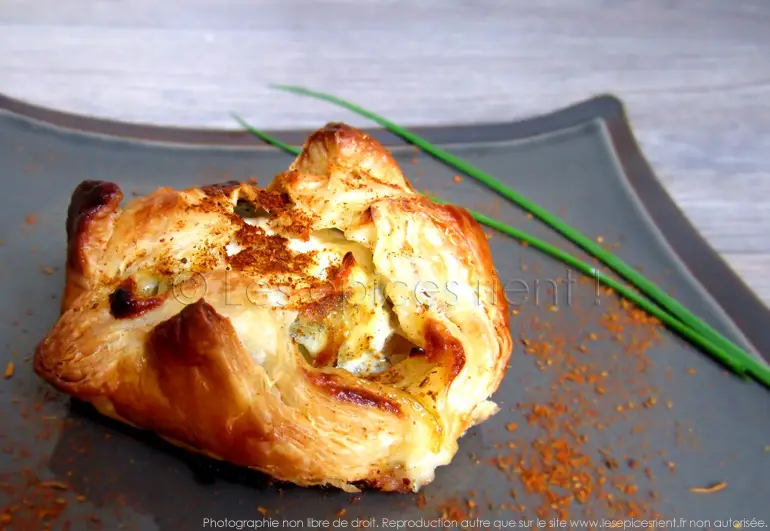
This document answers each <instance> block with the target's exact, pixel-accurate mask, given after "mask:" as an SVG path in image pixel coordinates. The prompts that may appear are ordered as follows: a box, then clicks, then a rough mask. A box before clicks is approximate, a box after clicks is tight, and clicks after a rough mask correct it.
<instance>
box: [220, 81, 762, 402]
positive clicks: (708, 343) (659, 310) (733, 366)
mask: <svg viewBox="0 0 770 531" xmlns="http://www.w3.org/2000/svg"><path fill="white" fill-rule="evenodd" d="M276 88H279V89H282V90H288V91H290V92H295V93H298V94H302V95H309V96H312V97H316V98H320V99H323V100H326V101H330V102H332V103H336V104H338V105H341V106H343V107H345V108H347V109H349V110H352V111H354V112H357V113H358V114H361V115H363V116H366V117H368V118H370V119H373V120H374V121H376V122H377V123H379V124H380V125H383V126H384V127H386V128H387V129H388V130H389V131H391V132H393V133H395V134H397V135H399V136H401V137H402V138H405V139H406V140H408V141H410V142H412V143H413V144H415V145H417V146H418V147H420V148H422V149H423V150H425V151H426V152H428V153H430V154H431V155H433V156H435V157H436V158H438V159H439V160H441V161H442V162H444V163H446V164H448V165H450V166H452V167H454V168H455V169H457V170H459V171H462V172H464V173H466V174H468V175H470V176H471V177H474V178H476V179H478V180H480V181H481V182H482V183H484V184H487V185H488V186H489V187H490V188H492V189H493V190H495V191H497V192H498V193H500V194H501V195H503V196H504V197H506V198H508V199H510V200H512V201H513V202H514V203H516V204H517V205H519V206H520V207H522V208H524V209H525V210H528V211H530V212H532V214H533V215H537V217H538V218H540V219H541V220H542V221H545V222H546V223H547V224H549V225H551V226H552V228H554V229H556V230H557V231H558V232H561V233H562V234H563V235H565V236H567V238H568V239H570V240H571V241H573V243H575V244H576V245H578V246H580V247H582V248H584V249H585V250H586V251H588V252H589V253H592V254H593V255H594V256H595V257H596V258H598V259H599V260H601V261H602V262H604V263H605V264H607V265H608V266H609V267H610V268H611V269H613V270H614V271H615V272H616V273H618V274H619V275H621V276H622V277H624V278H626V279H627V280H628V281H629V282H631V284H632V285H635V286H636V287H637V289H639V290H640V291H641V292H642V293H645V295H647V296H648V297H650V298H651V299H653V300H655V301H656V302H658V304H660V306H659V305H657V304H655V303H654V302H652V301H651V300H650V299H648V298H645V297H643V296H641V295H639V294H637V293H636V292H635V291H633V290H632V289H630V288H628V287H627V286H626V285H625V284H623V283H622V282H619V281H617V280H615V279H614V278H612V277H609V276H607V275H604V274H603V273H601V272H599V271H598V270H597V269H596V268H594V267H593V266H591V265H589V264H587V263H585V262H583V261H582V260H580V259H579V258H577V257H575V256H573V255H571V254H569V253H567V252H565V251H563V250H561V249H559V248H557V247H555V246H553V245H551V244H549V243H547V242H545V241H543V240H540V239H539V238H536V237H535V236H532V235H530V234H528V233H526V232H523V231H520V230H518V229H515V228H513V227H511V226H509V225H506V224H504V223H502V222H500V221H498V220H495V219H492V218H490V217H488V216H485V215H484V214H481V213H479V212H474V211H470V210H469V212H470V213H471V215H472V216H473V217H474V219H476V220H477V221H478V222H479V223H482V224H484V225H486V226H488V227H491V228H493V229H495V230H497V231H499V232H502V233H504V234H507V235H509V236H512V237H513V238H516V239H518V240H521V241H524V242H527V243H528V244H529V245H531V246H532V247H533V248H535V249H537V250H539V251H541V252H543V253H545V254H547V255H549V256H551V257H552V258H555V259H557V260H560V261H562V262H563V263H565V264H567V265H569V266H571V267H573V268H575V269H576V270H578V271H580V272H581V273H583V274H586V275H589V276H593V277H595V278H596V279H597V280H598V281H599V282H600V283H601V284H603V285H605V286H607V287H609V288H611V289H613V290H614V291H615V292H617V293H618V294H619V295H620V296H622V297H625V298H626V299H628V300H629V301H631V302H632V303H634V304H636V305H637V306H638V307H640V308H642V309H643V310H645V311H646V312H647V313H649V314H650V315H652V316H654V317H656V318H657V319H658V320H660V321H661V322H662V323H663V324H665V325H666V326H667V327H669V328H670V329H672V330H673V331H675V332H677V333H678V334H679V335H680V336H682V337H683V338H685V339H686V340H688V341H689V342H690V343H692V344H693V345H695V346H697V347H699V348H700V349H701V350H703V351H704V352H705V353H707V354H709V355H710V356H711V357H712V358H714V359H715V360H717V361H718V362H720V363H722V364H723V365H724V366H726V367H728V368H729V369H730V370H732V371H733V372H735V373H737V374H739V375H741V376H745V375H746V374H749V375H751V376H753V377H754V378H755V379H757V380H758V381H759V382H761V383H763V384H764V385H766V386H768V387H770V367H768V366H767V365H765V364H764V363H762V362H761V361H760V360H757V359H756V358H754V357H753V356H751V355H750V354H748V353H747V352H745V351H743V350H742V349H740V348H739V347H738V346H736V345H734V344H733V343H731V342H730V341H729V340H728V339H727V338H725V337H724V336H721V335H720V334H719V333H718V332H717V331H716V330H714V329H712V328H711V327H709V326H708V325H707V324H706V323H704V322H702V321H700V319H698V318H697V317H695V316H694V315H692V314H691V313H690V312H688V311H687V310H686V309H685V308H684V307H682V306H681V305H680V304H679V303H678V302H677V301H676V300H674V299H673V298H671V297H670V296H669V295H668V294H666V293H665V292H664V291H662V290H661V289H660V288H658V287H657V286H655V285H654V284H653V283H652V282H650V281H649V280H647V279H646V278H645V277H644V276H642V275H641V274H640V273H638V272H636V271H635V270H633V269H632V268H631V267H630V266H628V265H626V264H625V263H624V262H622V261H621V260H620V259H619V258H617V257H615V256H614V255H612V254H611V253H609V252H608V251H606V250H605V249H604V248H602V247H601V246H599V245H598V244H595V243H594V242H593V241H592V240H590V239H589V238H587V237H586V236H583V235H582V234H580V233H579V232H578V231H577V230H575V229H573V228H572V227H569V226H568V225H567V224H566V223H564V222H562V221H560V220H558V218H556V217H555V216H553V215H552V214H550V213H549V212H547V211H546V210H545V209H543V208H542V207H539V206H538V205H536V204H534V203H532V202H531V201H529V200H528V199H526V198H524V197H523V196H520V195H519V194H517V193H516V192H515V191H513V190H512V189H510V188H508V187H507V186H505V185H503V184H502V183H500V182H499V181H497V180H496V179H494V178H493V177H491V176H490V175H487V174H485V173H484V172H482V171H481V170H478V169H476V168H474V167H473V166H471V165H470V164H468V163H467V162H465V161H463V160H462V159H459V158H458V157H455V156H454V155H451V154H450V153H447V152H444V151H443V150H441V149H440V148H438V147H436V146H434V145H432V144H430V143H429V142H427V141H426V140H424V139H422V138H421V137H419V136H417V135H415V134H413V133H411V132H409V131H407V130H405V129H403V128H401V127H400V126H398V125H396V124H393V123H392V122H390V121H388V120H386V119H385V118H382V117H381V116H378V115H376V114H374V113H371V112H370V111H367V110H365V109H362V108H360V107H358V106H356V105H354V104H352V103H349V102H347V101H345V100H341V99H339V98H336V97H334V96H330V95H326V94H321V93H317V92H312V91H308V90H306V89H301V88H299V87H285V86H278V87H276ZM233 118H234V119H235V120H236V121H237V122H238V123H239V124H240V125H241V126H242V127H243V128H244V129H246V130H247V131H249V132H250V133H251V134H253V135H255V136H256V137H258V138H260V139H261V140H263V141H264V142H266V143H268V144H271V145H273V146H276V147H279V148H280V149H282V150H284V151H286V152H288V153H291V154H293V155H298V154H299V153H300V152H301V149H300V148H298V147H295V146H290V145H288V144H286V143H284V142H281V141H280V140H278V139H276V138H274V137H272V136H270V135H268V134H266V133H264V132H262V131H260V130H258V129H255V128H254V127H252V126H251V125H250V124H248V123H247V122H246V121H244V120H243V119H242V118H240V117H239V116H237V115H235V114H233ZM432 199H433V200H434V201H435V202H438V203H446V202H445V201H442V200H440V199H436V198H432ZM533 207H534V211H533V210H531V209H532V208H533ZM554 220H555V221H556V226H555V227H554V226H553V222H554ZM576 236H577V238H575V237H576ZM575 239H577V241H575ZM586 241H587V242H588V244H590V245H586ZM596 249H598V250H599V252H598V253H597V252H595V251H596ZM618 269H619V270H618ZM624 272H625V274H624ZM650 293H653V294H654V295H657V297H655V296H650ZM661 294H662V295H663V296H664V297H661ZM661 300H663V301H664V302H667V303H668V304H664V303H661ZM672 301H673V303H674V304H671V303H672ZM672 307H673V308H674V309H677V310H679V312H678V313H677V312H674V311H672V310H671V308H672ZM666 310H668V311H666ZM682 310H684V311H682ZM683 317H684V319H683ZM694 323H695V324H696V326H693V324H694ZM704 330H706V331H707V332H708V333H704Z"/></svg>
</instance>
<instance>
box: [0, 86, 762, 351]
mask: <svg viewBox="0 0 770 531" xmlns="http://www.w3.org/2000/svg"><path fill="white" fill-rule="evenodd" d="M0 110H2V111H6V112H9V113H11V114H15V115H18V116H21V117H24V118H27V119H32V120H37V121H41V122H45V123H47V124H50V125H53V126H56V127H59V128H63V129H69V130H74V131H76V132H80V133H91V134H99V135H106V136H111V137H117V138H120V139H125V140H139V141H145V142H158V143H173V144H186V145H190V146H199V147H200V146H217V147H222V146H226V147H252V148H253V147H260V146H263V145H264V144H262V143H261V142H260V141H259V140H257V139H255V138H254V137H253V135H251V134H250V133H248V132H246V131H242V130H237V129H233V130H224V129H206V128H186V127H172V126H159V125H149V124H143V123H129V122H121V121H117V120H111V119H107V118H97V117H91V116H87V115H82V114H76V113H71V112H66V111H60V110H55V109H52V108H48V107H45V106H40V105H35V104H32V103H28V102H25V101H22V100H20V99H16V98H12V97H9V96H7V95H4V94H2V93H0ZM597 119H598V120H602V121H603V122H604V123H605V125H606V130H607V133H608V137H609V140H610V143H611V146H610V147H611V148H612V149H613V150H614V152H615V155H616V156H617V159H618V162H619V163H620V166H621V169H622V171H623V173H624V174H625V177H626V178H627V180H628V182H629V184H630V186H631V189H632V191H633V192H634V194H635V195H636V197H637V198H638V200H639V202H640V203H641V206H642V207H643V208H644V209H646V211H647V213H648V214H649V216H650V218H651V219H652V221H653V222H654V224H655V225H656V226H657V228H658V229H659V231H660V233H661V235H662V236H663V238H664V239H665V240H666V243H668V245H669V246H670V247H671V249H672V250H673V251H674V253H675V255H676V256H677V257H678V258H679V259H680V260H681V261H682V263H683V264H684V265H685V267H686V269H687V271H688V272H689V274H690V275H691V276H692V277H693V278H694V279H695V280H696V281H697V282H698V284H700V285H701V286H702V287H703V289H704V290H705V291H706V292H707V293H708V294H709V295H710V296H711V297H712V299H713V300H714V301H715V302H716V304H717V305H718V306H719V307H720V308H721V309H722V311H723V312H724V313H725V314H726V316H727V317H728V318H729V319H731V320H732V321H733V323H734V324H735V326H736V327H737V328H738V329H739V330H740V331H741V332H742V333H743V334H744V335H745V336H746V337H747V339H748V340H749V341H750V342H751V343H752V344H753V345H754V346H755V347H756V349H757V350H758V352H759V354H760V355H761V356H762V357H763V358H764V359H765V360H766V361H768V362H770V327H768V326H767V325H766V324H765V323H767V322H770V308H768V307H767V306H766V305H765V304H764V302H763V301H762V300H761V299H759V297H758V295H757V294H756V293H755V292H754V290H752V289H751V288H750V287H749V286H748V285H747V284H746V283H745V282H744V281H743V279H741V278H740V277H739V276H738V274H737V273H736V272H735V271H734V270H733V269H732V267H730V266H729V265H728V264H727V262H726V261H725V260H724V258H723V257H722V256H721V255H720V254H719V253H718V252H717V251H716V250H715V249H714V248H713V247H712V246H711V245H710V244H709V243H708V242H707V241H706V240H705V239H704V237H703V236H702V235H701V233H700V231H698V229H696V228H695V226H694V225H693V224H692V223H691V222H690V220H689V219H688V218H687V216H686V215H685V214H684V212H683V211H682V210H681V209H680V208H679V206H678V205H677V204H676V203H675V201H674V200H673V198H672V197H671V196H670V194H669V193H668V192H667V190H666V189H665V187H664V186H663V184H662V182H661V181H660V179H659V178H658V177H657V175H656V174H655V172H654V170H653V168H652V165H651V164H650V163H649V161H648V160H647V159H646V157H645V156H644V154H643V152H642V150H641V148H640V145H639V143H638V141H637V139H636V136H635V135H634V132H633V129H632V127H631V123H630V120H629V118H628V114H627V112H626V110H625V106H624V104H623V102H622V100H621V99H620V98H619V97H617V96H615V95H613V94H598V95H596V96H593V97H591V98H589V99H586V100H583V101H580V102H577V103H573V104H571V105H569V106H566V107H562V108H560V109H557V110H554V111H552V112H549V113H545V114H539V115H535V116H530V117H526V118H523V119H520V120H515V121H510V122H499V123H484V124H472V125H443V126H426V127H412V128H410V129H411V130H412V131H414V132H415V133H417V134H419V135H420V136H423V137H425V138H426V139H427V140H429V141H430V142H432V143H435V144H456V143H462V144H465V145H468V144H482V143H491V142H500V141H511V140H519V139H524V138H529V137H533V136H538V135H542V134H547V133H550V132H553V131H557V130H562V129H567V128H571V127H576V126H580V125H582V124H585V123H587V122H591V121H595V120H597ZM365 130H366V131H367V133H369V134H371V135H372V136H373V137H374V138H377V139H378V140H379V141H381V142H382V143H383V144H384V145H385V146H386V147H397V146H404V145H406V143H405V142H404V141H403V140H401V139H400V138H398V137H396V136H395V135H393V134H391V133H389V132H387V131H386V130H384V129H382V128H368V127H367V128H365ZM311 132H312V131H311V130H308V129H292V130H271V131H269V133H270V134H271V135H273V136H275V137H276V138H278V139H279V140H281V141H283V142H286V143H288V144H293V145H302V144H303V143H304V140H305V139H306V138H307V137H308V135H309V134H310V133H311Z"/></svg>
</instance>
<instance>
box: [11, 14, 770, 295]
mask: <svg viewBox="0 0 770 531" xmlns="http://www.w3.org/2000/svg"><path fill="white" fill-rule="evenodd" d="M280 82H283V83H292V84H300V85H305V86H308V87H313V88H316V89H319V90H326V91H332V92H334V93H336V94H338V95H341V96H343V97H350V98H352V99H354V100H356V101H357V102H359V103H361V104H363V105H365V106H368V107H372V108H374V109H377V110H379V111H381V112H382V113H383V114H385V115H388V116H390V117H392V118H393V119H394V120H396V121H400V122H403V123H405V124H407V125H415V124H446V123H474V122H490V121H500V120H512V119H516V118H521V117H524V116H529V115H533V114H536V113H540V112H547V111H549V110H553V109H555V108H558V107H562V106H565V105H567V104H570V103H572V102H575V101H577V100H581V99H584V98H587V97H589V96H592V95H595V94H597V93H604V92H611V93H614V94H616V95H618V96H619V97H621V98H622V99H623V100H624V101H625V102H626V104H627V106H628V111H629V113H630V116H631V118H632V120H633V124H634V128H635V130H636V131H637V134H638V136H639V139H640V142H641V144H642V147H643V149H644V151H645V153H646V154H647V156H648V158H649V159H650V161H651V162H652V163H653V164H654V166H655V167H656V170H657V172H658V173H659V175H660V177H661V179H662V180H663V181H664V183H665V185H666V187H667V188H668V189H669V191H670V193H671V194H672V195H673V197H674V198H675V199H676V200H677V202H678V203H679V204H680V205H681V207H682V209H683V210H684V211H685V213H686V214H687V215H688V216H689V217H690V218H691V219H692V220H693V222H694V224H695V225H696V226H697V227H698V228H699V229H700V230H701V231H702V232H703V234H704V235H705V236H706V238H707V239H708V240H709V241H710V242H711V244H712V245H713V246H714V247H715V248H716V249H717V250H718V251H720V252H721V253H723V254H724V256H725V257H726V258H727V260H728V262H729V263H730V264H731V265H732V266H733V267H734V268H735V269H736V271H738V273H739V274H740V275H741V276H743V278H744V279H746V281H747V283H748V284H749V285H750V286H752V287H753V288H754V289H755V290H756V291H757V293H758V294H759V295H760V297H762V298H763V299H764V300H765V301H766V302H768V303H770V280H768V277H767V276H765V272H766V271H767V270H768V268H769V267H770V237H768V232H769V231H770V1H768V0H732V1H731V0H689V1H686V0H538V1H535V2H533V1H520V0H500V1H496V2H495V1H488V0H487V1H484V0H423V1H419V0H403V1H399V0H368V1H367V0H336V1H335V0H318V1H312V0H272V1H271V0H151V1H148V0H104V1H88V0H68V1H66V2H62V1H59V0H2V2H0V92H4V93H6V94H8V95H11V96H14V97H18V98H22V99H25V100H28V101H31V102H35V103H40V104H44V105H48V106H53V107H57V108H60V109H64V110H68V111H74V112H79V113H85V114H90V115H96V116H103V117H110V118H115V119H120V120H128V121H135V122H148V123H157V124H165V125H179V126H205V127H215V128H233V127H234V124H233V122H232V121H231V119H230V118H229V115H228V113H229V112H230V111H238V112H239V113H241V114H242V115H244V116H245V117H246V118H247V119H250V120H251V121H253V122H254V123H258V124H260V126H262V127H266V128H280V127H316V126H318V125H320V124H321V123H323V122H326V121H328V120H330V119H339V120H346V121H348V122H350V123H352V124H354V125H364V124H366V122H364V121H363V120H361V119H359V118H357V117H354V116H352V115H350V114H347V113H344V112H341V111H339V110H337V109H335V108H334V107H331V106H329V105H326V104H323V103H319V102H314V101H312V100H310V99H302V98H296V97H292V96H290V95H284V94H280V93H276V92H274V91H270V90H268V89H267V88H265V85H266V84H267V83H280Z"/></svg>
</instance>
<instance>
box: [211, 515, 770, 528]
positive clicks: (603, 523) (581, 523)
mask: <svg viewBox="0 0 770 531" xmlns="http://www.w3.org/2000/svg"><path fill="white" fill-rule="evenodd" d="M769 525H770V524H769V523H768V522H766V521H765V520H760V519H757V518H725V519H722V520H694V519H688V518H670V519H667V520H664V519H660V520H638V519H626V520H610V519H601V518H600V519H595V520H556V519H551V520H537V519H535V520H530V519H518V520H517V519H497V520H491V519H484V518H472V519H468V520H462V521H448V520H442V519H438V518H437V519H428V518H419V519H416V520H404V519H396V518H374V517H371V518H351V519H341V518H337V519H332V520H325V519H318V518H300V519H291V518H281V519H279V518H263V519H254V520H250V519H243V520H239V519H233V518H204V519H203V528H204V529H602V528H606V529H651V528H652V529H656V528H657V529H688V528H693V529H761V528H767V527H768V526H769Z"/></svg>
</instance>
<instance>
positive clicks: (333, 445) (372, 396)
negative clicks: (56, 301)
mask: <svg viewBox="0 0 770 531" xmlns="http://www.w3.org/2000/svg"><path fill="white" fill-rule="evenodd" d="M122 199H123V195H122V193H121V191H120V189H119V188H118V186H117V185H115V184H112V183H108V182H101V181H87V182H83V183H81V184H80V185H79V186H78V187H77V189H76V190H75V191H74V193H73V195H72V201H71V204H70V207H69V210H68V216H67V238H68V250H67V274H66V288H65V295H64V298H63V303H62V308H61V317H60V319H59V321H58V323H56V325H55V326H54V328H53V330H52V331H51V332H50V334H49V335H48V336H47V337H46V338H45V339H44V340H43V341H42V342H41V343H40V344H39V346H38V348H37V351H36V353H35V360H34V367H35V371H36V372H37V373H38V374H39V375H40V376H41V377H42V378H44V379H45V380H46V381H48V382H50V383H51V384H52V385H53V386H55V387H56V388H57V389H59V390H61V391H62V392H64V393H68V394H69V395H72V396H74V397H77V398H79V399H82V400H84V401H87V402H90V403H92V404H93V405H94V406H95V407H96V408H97V409H98V410H99V411H100V412H101V413H102V414H104V415H106V416H109V417H112V418H115V419H117V420H119V421H122V422H125V423H127V424H130V425H133V426H137V427H140V428H143V429H147V430H152V431H154V432H156V433H157V434H158V435H160V436H161V437H163V438H165V439H167V440H169V441H171V442H172V443H174V444H177V445H179V446H181V447H183V448H187V449H188V450H191V451H196V452H200V453H203V454H206V455H209V456H212V457H215V458H218V459H222V460H226V461H229V462H232V463H235V464H237V465H242V466H247V467H252V468H254V469H257V470H260V471H263V472H266V473H267V474H270V475H271V476H273V477H275V478H277V479H279V480H284V481H289V482H293V483H295V484H298V485H305V486H309V485H330V486H336V487H339V488H341V489H344V490H347V491H351V492H352V491H356V490H357V489H358V488H376V489H380V490H384V491H400V492H408V491H417V490H418V489H419V488H420V487H422V486H424V485H426V484H427V483H429V482H430V481H431V480H432V479H433V477H434V471H435V469H436V467H438V466H441V465H446V464H448V463H449V462H450V461H451V459H452V457H453V456H454V454H455V453H456V451H457V440H458V438H459V437H460V436H462V435H463V433H464V432H465V431H466V430H467V429H468V428H469V427H471V426H473V425H476V424H478V423H480V422H482V421H484V420H485V419H487V418H488V417H489V416H490V415H492V414H494V413H495V412H496V411H497V406H496V405H495V404H494V403H493V402H491V401H490V400H489V398H490V395H491V394H492V393H494V391H495V390H496V389H497V387H498V385H499V384H500V381H501V379H502V377H503V374H504V372H505V369H506V364H507V362H508V359H509V357H510V353H511V348H512V343H511V337H510V332H509V330H508V311H507V306H506V302H505V297H504V296H503V292H502V289H501V287H500V284H499V282H498V281H497V276H496V273H495V270H494V268H493V264H492V259H491V256H490V252H489V248H488V245H487V241H486V238H485V236H484V234H483V232H482V231H481V229H480V227H479V226H478V224H477V223H476V222H475V220H473V218H472V217H471V216H470V215H469V214H468V212H466V211H465V210H463V209H461V208H458V207H454V206H446V205H440V204H436V203H434V202H432V201H431V200H430V199H428V198H426V197H424V196H422V195H420V194H418V193H417V192H416V191H415V190H414V189H413V188H412V186H411V185H410V184H409V183H408V182H407V180H406V179H405V178H404V176H403V174H402V173H401V171H400V169H399V168H398V166H397V164H396V162H395V161H394V160H393V158H392V157H391V156H390V154H389V153H388V152H387V151H386V150H385V149H384V148H383V147H382V146H381V145H380V144H379V143H378V142H377V141H376V140H374V139H373V138H371V137H369V136H367V135H366V134H364V133H362V132H360V131H358V130H356V129H353V128H351V127H348V126H346V125H342V124H329V125H327V126H326V127H325V128H323V129H321V130H319V131H317V132H315V133H314V134H313V135H311V136H310V137H309V138H308V140H307V142H306V143H305V146H304V149H303V151H302V153H301V154H300V155H299V156H298V157H297V158H296V160H295V161H294V162H293V163H292V164H291V166H290V167H289V169H288V171H286V172H284V173H282V174H280V175H278V176H277V177H276V178H275V179H274V181H273V182H272V183H271V184H270V185H269V186H268V188H267V189H264V190H263V189H260V188H257V187H256V186H254V185H251V184H244V183H235V182H231V183H225V184H222V185H214V186H204V187H200V188H192V189H188V190H183V191H176V190H172V189H170V188H161V189H158V190H156V191H155V192H153V193H151V194H150V195H148V196H146V197H140V198H136V199H133V200H131V201H129V202H128V203H127V204H126V205H125V206H124V207H122V208H121V206H120V203H121V201H122Z"/></svg>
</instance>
